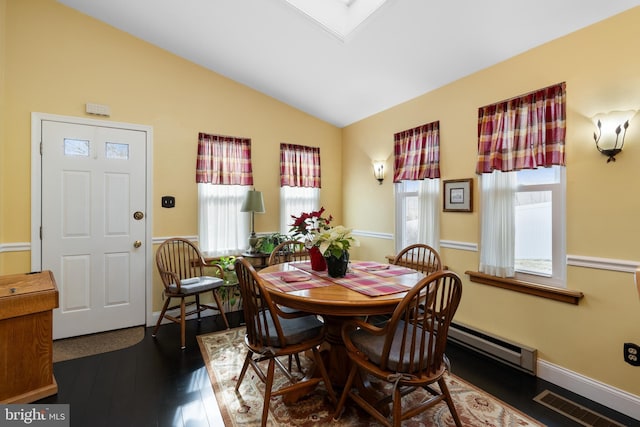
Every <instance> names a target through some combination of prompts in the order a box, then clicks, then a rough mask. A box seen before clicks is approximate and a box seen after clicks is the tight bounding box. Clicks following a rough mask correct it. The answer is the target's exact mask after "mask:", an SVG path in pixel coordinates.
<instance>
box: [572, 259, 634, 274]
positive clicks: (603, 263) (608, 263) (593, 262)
mask: <svg viewBox="0 0 640 427" xmlns="http://www.w3.org/2000/svg"><path fill="white" fill-rule="evenodd" d="M567 265H571V266H574V267H586V268H595V269H597V270H612V271H619V272H621V273H635V272H636V269H637V268H638V267H640V262H638V261H627V260H623V259H612V258H598V257H589V256H582V255H567Z"/></svg>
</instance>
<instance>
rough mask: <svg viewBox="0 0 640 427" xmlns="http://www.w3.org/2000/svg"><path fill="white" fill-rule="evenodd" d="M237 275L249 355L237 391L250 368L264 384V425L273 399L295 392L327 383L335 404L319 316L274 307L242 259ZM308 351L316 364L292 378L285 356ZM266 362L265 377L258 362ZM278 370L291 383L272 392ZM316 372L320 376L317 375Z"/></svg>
mask: <svg viewBox="0 0 640 427" xmlns="http://www.w3.org/2000/svg"><path fill="white" fill-rule="evenodd" d="M236 274H237V275H238V282H239V283H240V293H241V294H242V305H243V310H244V319H245V323H246V331H247V332H246V335H245V340H244V342H245V346H246V347H247V356H246V358H245V360H244V364H243V366H242V370H241V371H240V375H239V376H238V381H237V382H236V391H238V389H239V388H240V385H241V384H242V380H243V379H244V376H245V374H246V372H247V369H248V368H249V366H251V367H252V368H253V370H254V371H255V372H256V374H257V376H258V378H260V380H261V381H262V382H264V383H265V393H264V404H263V405H264V406H263V408H262V426H265V425H266V423H267V418H268V414H269V402H270V401H271V397H272V396H279V395H282V396H283V398H286V396H287V395H288V394H293V395H294V396H295V395H296V393H301V392H302V393H304V392H305V390H309V389H311V388H312V387H313V386H315V385H317V384H318V383H320V382H324V385H325V388H326V390H327V394H328V395H329V399H330V400H331V401H332V402H334V403H335V402H336V400H337V399H336V395H335V393H334V391H333V387H332V386H331V381H330V379H329V375H328V374H327V370H326V368H325V366H324V363H323V361H322V357H321V356H320V352H319V350H318V347H319V346H320V344H322V342H323V341H324V338H325V325H324V323H322V322H321V321H320V320H319V319H318V317H317V316H316V315H313V314H309V313H304V312H299V311H293V310H282V309H281V308H280V307H279V306H277V305H276V304H274V303H273V301H272V300H271V297H270V296H269V293H268V292H267V291H266V290H265V288H264V285H263V284H262V281H261V279H260V277H259V276H258V274H257V273H256V270H255V269H254V268H253V265H251V263H249V262H248V261H247V260H246V259H244V258H242V257H240V258H238V259H237V260H236ZM308 351H311V354H312V355H313V361H314V363H313V365H312V367H311V368H309V372H307V373H306V375H305V376H304V378H302V379H298V378H296V377H295V376H294V375H292V374H291V372H290V370H289V369H287V368H286V367H285V366H284V365H283V363H282V362H281V361H280V360H279V358H280V357H282V356H289V357H290V356H292V355H297V354H300V353H302V352H308ZM265 360H268V365H267V372H266V374H265V373H264V372H263V370H262V369H261V368H260V365H259V362H262V361H265ZM276 367H278V369H279V370H280V371H281V372H282V373H283V374H284V375H285V376H286V377H287V379H288V383H286V384H285V385H283V386H282V387H280V388H279V389H277V390H272V388H273V379H274V375H275V368H276ZM316 369H317V370H318V371H319V374H320V375H316Z"/></svg>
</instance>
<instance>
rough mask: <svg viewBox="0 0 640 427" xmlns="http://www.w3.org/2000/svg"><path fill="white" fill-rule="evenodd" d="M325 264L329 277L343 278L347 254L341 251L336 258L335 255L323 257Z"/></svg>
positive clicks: (345, 271) (346, 265)
mask: <svg viewBox="0 0 640 427" xmlns="http://www.w3.org/2000/svg"><path fill="white" fill-rule="evenodd" d="M325 260H326V262H327V273H328V274H329V276H331V277H344V276H346V274H347V267H348V266H349V252H347V251H342V255H341V256H339V257H336V256H335V255H329V256H327V257H325Z"/></svg>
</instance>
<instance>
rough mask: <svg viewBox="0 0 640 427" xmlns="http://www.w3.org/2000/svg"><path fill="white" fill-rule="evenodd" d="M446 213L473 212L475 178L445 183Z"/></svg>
mask: <svg viewBox="0 0 640 427" xmlns="http://www.w3.org/2000/svg"><path fill="white" fill-rule="evenodd" d="M442 192H443V194H444V206H443V208H442V210H443V211H444V212H473V178H465V179H449V180H445V181H443V191H442Z"/></svg>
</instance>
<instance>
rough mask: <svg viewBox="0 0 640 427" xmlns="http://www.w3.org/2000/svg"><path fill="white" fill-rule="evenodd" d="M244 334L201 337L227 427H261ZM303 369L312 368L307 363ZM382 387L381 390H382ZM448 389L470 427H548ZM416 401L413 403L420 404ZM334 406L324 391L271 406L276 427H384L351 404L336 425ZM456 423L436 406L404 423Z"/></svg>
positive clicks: (479, 396)
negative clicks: (243, 372)
mask: <svg viewBox="0 0 640 427" xmlns="http://www.w3.org/2000/svg"><path fill="white" fill-rule="evenodd" d="M244 334H245V330H244V328H236V329H231V330H227V331H222V332H215V333H211V334H206V335H200V336H198V337H197V338H198V344H199V345H200V351H201V352H202V357H203V359H204V362H205V365H206V367H207V372H208V373H209V378H210V380H211V385H212V387H213V391H214V394H215V396H216V400H217V402H218V406H219V407H220V412H221V415H222V419H223V420H224V423H225V426H227V427H238V426H242V427H252V426H258V425H260V420H261V416H262V404H263V400H264V384H263V383H262V382H261V381H260V379H259V378H258V377H257V376H256V375H255V373H254V371H253V369H252V368H249V369H248V370H247V374H246V375H245V378H244V381H243V382H242V385H241V387H240V390H239V391H238V392H237V393H236V391H235V385H236V380H237V378H238V375H239V373H240V369H241V368H242V363H243V362H244V358H245V355H246V348H245V347H244V343H243V340H244ZM301 359H302V362H303V367H304V366H305V365H307V364H308V363H309V361H308V360H307V359H306V358H305V357H301ZM277 372H278V370H277V369H276V379H275V381H274V383H275V384H274V388H276V387H277V386H278V384H282V383H283V382H286V378H285V377H284V375H282V374H280V375H278V374H277ZM378 385H379V386H382V385H381V384H378ZM447 385H448V387H449V391H450V392H451V394H452V397H453V400H454V402H455V405H456V408H457V410H458V414H459V415H460V419H461V421H462V425H464V426H469V427H472V426H477V427H481V426H482V427H487V426H491V427H507V426H509V427H511V426H520V427H525V426H526V427H540V426H543V424H541V423H539V422H537V421H535V420H533V419H531V418H529V417H528V416H526V415H525V414H523V413H521V412H519V411H518V410H516V409H515V408H513V407H511V406H509V405H507V404H505V403H504V402H502V401H500V400H498V399H497V398H495V397H493V396H491V395H489V394H487V393H485V392H484V391H482V390H480V389H478V388H476V387H474V386H473V385H471V384H469V383H467V382H465V381H463V380H462V379H460V378H458V377H456V376H455V375H451V374H449V375H448V377H447ZM416 394H418V392H416V393H413V394H412V395H413V396H414V397H410V396H411V395H410V396H407V398H413V399H418V398H420V397H419V396H415V395H416ZM333 408H334V407H333V405H332V404H331V403H330V402H329V400H328V399H327V395H326V392H325V390H324V388H323V386H322V385H320V386H319V387H318V388H317V389H316V390H315V391H314V392H313V393H312V394H310V395H309V396H306V397H304V398H303V399H301V400H299V401H298V402H297V403H296V404H292V405H285V404H284V403H283V401H282V398H281V397H279V396H278V397H274V398H272V399H271V402H270V411H269V420H268V423H267V425H270V426H303V427H306V426H322V425H327V426H328V425H331V426H336V427H342V426H362V427H364V426H380V424H379V423H378V422H377V421H375V420H374V419H373V418H371V417H370V416H369V415H368V414H367V413H365V412H363V411H362V410H360V409H359V408H357V407H356V406H355V405H354V404H352V403H351V404H350V403H349V401H347V407H346V409H345V411H344V412H343V414H342V416H341V417H340V419H339V420H337V421H333V420H332V415H333V413H332V412H333ZM454 425H455V424H454V422H453V418H452V417H451V414H450V412H449V409H448V408H447V406H446V404H445V403H441V404H438V405H435V406H434V407H433V408H431V409H429V410H427V411H426V412H424V413H422V414H420V415H417V416H415V417H414V418H412V419H410V420H407V421H405V422H404V423H403V426H405V427H418V426H434V427H450V426H454Z"/></svg>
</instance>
